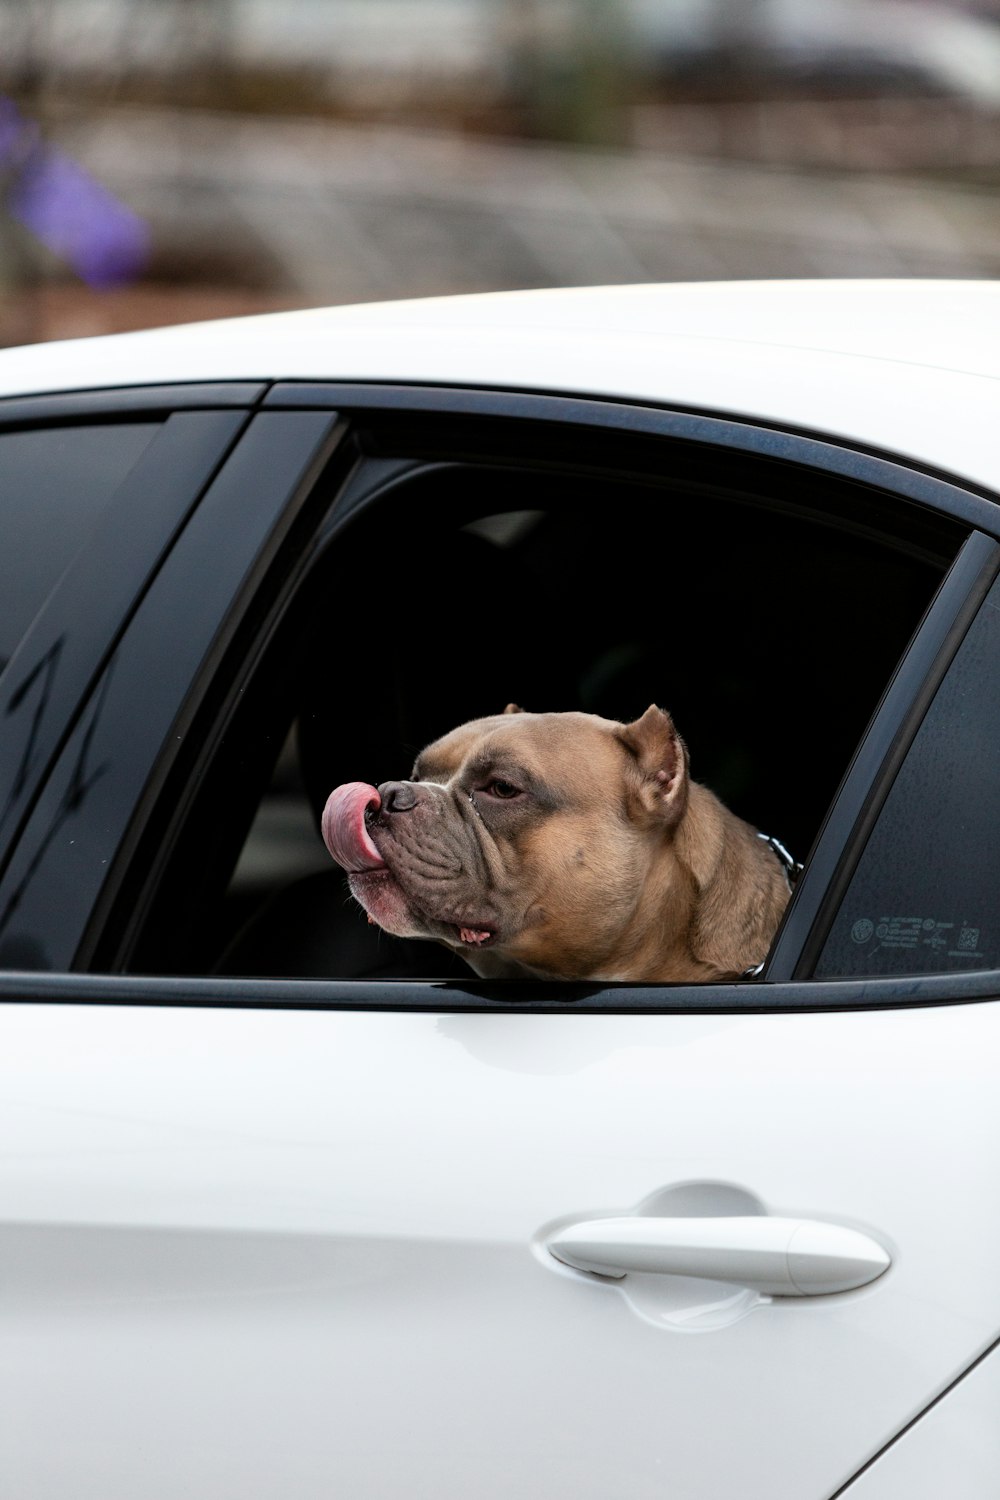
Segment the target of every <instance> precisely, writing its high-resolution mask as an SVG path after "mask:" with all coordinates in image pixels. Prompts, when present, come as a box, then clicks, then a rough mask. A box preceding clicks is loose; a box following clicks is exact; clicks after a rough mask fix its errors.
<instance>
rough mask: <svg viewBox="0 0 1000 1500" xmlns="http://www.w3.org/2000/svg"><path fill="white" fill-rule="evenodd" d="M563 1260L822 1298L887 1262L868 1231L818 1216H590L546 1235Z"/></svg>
mask: <svg viewBox="0 0 1000 1500" xmlns="http://www.w3.org/2000/svg"><path fill="white" fill-rule="evenodd" d="M546 1245H547V1248H548V1250H549V1251H550V1253H551V1254H552V1255H554V1256H555V1258H556V1260H560V1261H562V1262H563V1264H564V1265H567V1266H574V1267H575V1268H576V1269H577V1270H579V1271H597V1272H599V1273H600V1274H601V1275H602V1276H615V1277H622V1276H626V1275H628V1274H629V1272H643V1273H648V1272H653V1273H654V1274H659V1275H663V1276H700V1277H705V1278H706V1279H707V1280H710V1281H727V1282H733V1283H735V1284H736V1285H738V1286H742V1287H751V1288H753V1289H754V1290H755V1291H758V1292H767V1293H769V1294H770V1295H772V1296H775V1297H816V1296H822V1295H823V1294H824V1293H828V1292H847V1291H850V1290H851V1289H852V1288H854V1287H859V1286H867V1284H868V1283H869V1282H870V1281H874V1280H875V1279H876V1277H878V1276H881V1275H882V1273H883V1272H884V1271H885V1270H887V1269H888V1267H889V1265H890V1263H891V1260H890V1256H889V1255H888V1253H887V1252H886V1251H885V1250H884V1249H883V1247H882V1246H881V1245H880V1244H878V1243H877V1242H876V1241H875V1240H873V1239H870V1238H869V1236H868V1235H866V1234H861V1233H860V1232H859V1231H858V1230H856V1229H845V1228H844V1227H843V1226H842V1225H840V1224H826V1223H823V1222H822V1221H821V1220H816V1219H773V1218H770V1217H769V1216H767V1215H763V1214H762V1215H760V1216H757V1215H749V1214H748V1215H745V1216H741V1217H738V1218H721V1217H720V1218H708V1219H689V1218H676V1219H654V1218H644V1217H642V1216H635V1217H631V1218H622V1219H588V1220H586V1221H584V1222H582V1223H579V1224H571V1225H569V1226H567V1227H566V1228H565V1229H559V1230H557V1231H556V1233H555V1234H553V1235H551V1236H550V1237H549V1238H548V1240H547V1241H546Z"/></svg>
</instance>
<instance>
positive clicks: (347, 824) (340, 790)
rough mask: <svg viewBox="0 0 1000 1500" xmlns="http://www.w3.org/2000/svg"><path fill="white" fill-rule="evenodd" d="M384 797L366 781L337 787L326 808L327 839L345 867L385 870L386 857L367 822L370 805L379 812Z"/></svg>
mask: <svg viewBox="0 0 1000 1500" xmlns="http://www.w3.org/2000/svg"><path fill="white" fill-rule="evenodd" d="M381 806H382V799H381V797H380V796H379V794H378V792H377V791H376V790H375V788H374V787H373V786H369V785H368V783H367V782H365V781H348V782H347V783H346V784H345V785H344V786H338V787H335V788H334V790H333V791H332V792H331V793H330V795H329V797H328V798H327V802H326V806H325V807H324V809H323V840H324V842H325V844H326V847H327V848H328V849H329V851H330V853H331V854H332V855H333V857H334V859H335V860H336V861H337V863H338V865H342V866H343V867H344V869H345V870H353V871H355V872H359V871H361V870H381V869H383V868H384V866H385V860H384V859H383V858H382V856H381V854H380V853H379V852H378V850H377V849H376V848H375V845H374V844H373V843H372V839H371V834H370V833H369V832H368V828H367V826H366V824H365V813H366V812H367V810H368V808H369V807H374V809H375V811H376V812H378V810H379V808H380V807H381Z"/></svg>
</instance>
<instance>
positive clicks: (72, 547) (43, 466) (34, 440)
mask: <svg viewBox="0 0 1000 1500" xmlns="http://www.w3.org/2000/svg"><path fill="white" fill-rule="evenodd" d="M158 426H159V424H158V423H152V422H136V423H122V424H118V425H116V426H108V425H106V424H105V425H94V426H88V427H45V428H39V429H34V430H31V431H27V432H7V433H2V434H0V671H2V670H3V668H4V667H5V666H6V665H7V662H8V661H9V660H10V658H11V656H12V655H13V653H14V649H15V647H16V646H17V644H18V642H19V641H20V639H21V637H22V636H23V635H24V633H25V631H26V630H27V628H28V626H29V625H30V624H31V621H32V620H33V618H34V617H35V615H36V614H37V613H38V611H39V609H40V608H41V606H42V605H43V604H44V602H45V600H46V598H47V596H48V594H49V593H50V591H51V589H52V587H53V585H54V584H55V583H56V582H57V580H58V579H59V577H60V575H61V574H62V573H63V572H64V571H65V569H66V567H67V565H68V564H69V563H70V562H72V560H73V558H74V557H75V556H76V554H77V553H78V552H79V551H80V548H81V547H82V545H83V543H84V541H85V540H86V538H87V535H88V533H89V532H90V530H91V528H92V526H93V525H94V522H95V520H96V519H97V517H98V516H99V515H100V514H101V512H102V511H103V510H104V508H105V507H106V506H107V504H108V502H109V501H110V500H111V497H112V495H113V494H114V492H115V490H116V489H117V487H118V485H119V484H120V483H121V481H122V480H123V479H124V478H125V476H126V474H128V472H129V470H130V469H131V468H132V466H133V465H134V464H135V462H136V460H137V459H138V458H139V456H140V454H141V453H142V452H143V450H144V449H145V447H146V445H147V444H148V443H149V441H150V439H151V437H152V436H153V434H154V433H155V432H156V431H157V429H158Z"/></svg>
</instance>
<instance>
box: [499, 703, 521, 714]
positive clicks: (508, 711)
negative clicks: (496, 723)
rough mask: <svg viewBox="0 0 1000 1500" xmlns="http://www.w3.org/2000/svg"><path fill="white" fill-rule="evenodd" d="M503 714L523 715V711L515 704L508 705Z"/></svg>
mask: <svg viewBox="0 0 1000 1500" xmlns="http://www.w3.org/2000/svg"><path fill="white" fill-rule="evenodd" d="M504 713H505V714H523V713H524V709H523V708H520V707H519V706H518V705H517V704H516V703H508V704H507V707H506V708H505V709H504Z"/></svg>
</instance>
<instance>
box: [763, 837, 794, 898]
mask: <svg viewBox="0 0 1000 1500" xmlns="http://www.w3.org/2000/svg"><path fill="white" fill-rule="evenodd" d="M757 837H758V838H759V839H763V840H764V843H765V844H767V845H768V846H769V847H770V848H771V849H773V850H774V852H775V854H776V855H777V856H778V859H779V861H780V863H781V865H782V868H783V869H784V872H785V879H786V880H787V881H788V886H789V889H791V888H792V887H793V886H794V885H795V882H796V881H797V880H798V878H799V876H800V875H801V874H802V866H801V865H800V864H799V862H798V860H795V859H793V858H792V856H791V855H790V854H789V852H788V850H787V849H786V848H785V846H784V844H783V843H782V842H781V840H780V839H776V838H774V837H772V835H771V834H769V833H758V835H757Z"/></svg>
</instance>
